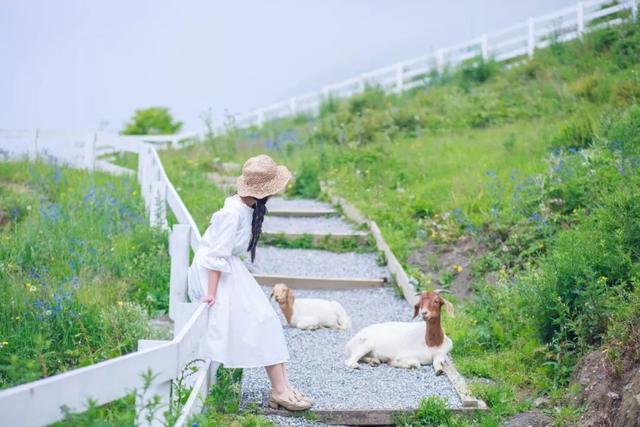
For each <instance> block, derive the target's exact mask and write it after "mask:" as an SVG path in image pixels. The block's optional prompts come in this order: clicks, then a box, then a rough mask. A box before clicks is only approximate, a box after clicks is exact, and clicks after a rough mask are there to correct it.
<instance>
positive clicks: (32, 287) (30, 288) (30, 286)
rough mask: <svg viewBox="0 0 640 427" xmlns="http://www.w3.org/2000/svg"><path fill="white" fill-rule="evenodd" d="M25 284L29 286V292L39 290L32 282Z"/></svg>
mask: <svg viewBox="0 0 640 427" xmlns="http://www.w3.org/2000/svg"><path fill="white" fill-rule="evenodd" d="M25 286H26V287H27V290H28V291H29V292H35V291H37V290H38V288H36V287H35V286H34V285H32V284H31V283H27V284H26V285H25Z"/></svg>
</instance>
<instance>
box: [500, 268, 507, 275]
mask: <svg viewBox="0 0 640 427" xmlns="http://www.w3.org/2000/svg"><path fill="white" fill-rule="evenodd" d="M500 276H501V277H507V270H505V269H504V268H501V269H500Z"/></svg>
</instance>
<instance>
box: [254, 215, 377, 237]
mask: <svg viewBox="0 0 640 427" xmlns="http://www.w3.org/2000/svg"><path fill="white" fill-rule="evenodd" d="M262 231H264V232H267V233H300V234H301V233H319V234H332V233H352V234H366V232H363V231H356V230H354V229H353V226H352V225H351V224H349V223H348V222H346V221H345V220H343V219H342V218H339V217H318V218H307V217H292V218H288V217H279V216H266V217H265V218H264V223H263V224H262Z"/></svg>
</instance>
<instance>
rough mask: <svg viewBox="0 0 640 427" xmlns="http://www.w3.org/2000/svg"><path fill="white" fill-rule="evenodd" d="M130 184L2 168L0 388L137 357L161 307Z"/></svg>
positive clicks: (163, 262)
mask: <svg viewBox="0 0 640 427" xmlns="http://www.w3.org/2000/svg"><path fill="white" fill-rule="evenodd" d="M147 223H148V221H147V218H146V215H145V213H144V204H143V202H142V199H141V198H140V196H139V194H138V185H137V183H136V181H135V179H134V178H116V177H112V176H109V175H106V174H102V173H94V174H88V173H86V172H83V171H78V170H73V169H67V168H63V167H58V166H48V165H45V164H42V163H35V164H34V163H31V164H27V163H25V162H2V163H0V388H5V387H9V386H11V385H15V384H19V383H23V382H27V381H31V380H35V379H38V378H42V377H47V376H50V375H53V374H55V373H58V372H61V371H65V370H68V369H71V368H74V367H78V366H84V365H89V364H92V363H96V362H98V361H101V360H104V359H108V358H111V357H115V356H118V355H120V354H123V353H127V352H130V351H132V350H135V348H136V345H137V340H138V339H140V338H148V337H149V330H148V323H147V322H148V317H149V314H155V313H156V312H158V311H159V312H164V311H166V309H167V305H168V294H169V291H168V282H169V264H170V263H169V257H168V253H167V249H166V235H165V233H163V232H160V231H158V230H154V229H151V228H149V226H148V225H147Z"/></svg>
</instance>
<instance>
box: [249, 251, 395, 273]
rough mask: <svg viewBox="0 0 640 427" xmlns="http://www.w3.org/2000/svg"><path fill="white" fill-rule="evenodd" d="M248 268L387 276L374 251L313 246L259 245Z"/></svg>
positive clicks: (263, 271) (272, 270)
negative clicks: (337, 250)
mask: <svg viewBox="0 0 640 427" xmlns="http://www.w3.org/2000/svg"><path fill="white" fill-rule="evenodd" d="M245 262H246V264H247V268H248V269H249V271H251V272H252V273H256V274H277V275H285V276H302V277H308V276H313V277H325V278H351V279H376V278H380V277H389V271H388V270H387V268H386V267H381V266H379V265H378V264H377V262H376V254H374V253H364V254H356V253H352V252H347V253H342V254H338V253H333V252H328V251H321V250H315V249H281V248H275V247H271V246H260V247H259V248H258V250H257V252H256V259H255V261H254V262H253V263H251V262H250V261H248V260H245Z"/></svg>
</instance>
